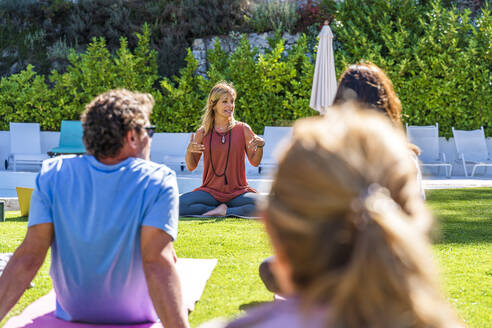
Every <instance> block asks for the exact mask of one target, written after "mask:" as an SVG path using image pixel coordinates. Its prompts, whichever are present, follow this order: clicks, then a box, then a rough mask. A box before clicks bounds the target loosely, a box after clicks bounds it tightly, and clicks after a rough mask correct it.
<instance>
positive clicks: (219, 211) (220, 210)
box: [202, 203, 227, 216]
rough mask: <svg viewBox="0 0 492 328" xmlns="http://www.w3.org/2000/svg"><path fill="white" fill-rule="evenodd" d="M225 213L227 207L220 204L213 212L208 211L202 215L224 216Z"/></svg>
mask: <svg viewBox="0 0 492 328" xmlns="http://www.w3.org/2000/svg"><path fill="white" fill-rule="evenodd" d="M226 213H227V205H226V204H223V203H222V204H220V205H219V206H217V207H216V208H214V209H213V210H210V211H208V212H205V213H203V214H202V215H203V216H225V215H226Z"/></svg>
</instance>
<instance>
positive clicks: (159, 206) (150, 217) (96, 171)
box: [28, 156, 179, 323]
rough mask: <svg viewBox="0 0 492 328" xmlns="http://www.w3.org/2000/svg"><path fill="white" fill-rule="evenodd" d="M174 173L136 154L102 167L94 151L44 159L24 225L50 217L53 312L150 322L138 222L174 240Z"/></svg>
mask: <svg viewBox="0 0 492 328" xmlns="http://www.w3.org/2000/svg"><path fill="white" fill-rule="evenodd" d="M178 202H179V194H178V186H177V181H176V175H175V173H174V171H172V170H171V169H169V168H168V167H166V166H165V165H160V164H156V163H152V162H149V161H145V160H142V159H137V158H128V159H126V160H124V161H123V162H121V163H118V164H116V165H105V164H102V163H100V162H98V161H97V160H96V159H95V158H94V157H93V156H78V157H61V158H60V157H58V158H54V159H50V160H47V161H45V162H44V163H43V166H42V169H41V172H40V173H39V174H38V176H37V178H36V188H35V190H34V192H33V194H32V197H31V208H30V213H29V224H28V226H34V225H36V224H40V223H53V226H54V231H55V235H54V240H53V244H52V245H51V271H50V274H51V277H52V280H53V286H54V288H55V292H56V295H57V296H56V298H57V304H56V312H55V315H56V316H57V317H59V318H61V319H64V320H69V321H84V322H96V323H137V322H148V321H156V320H157V315H156V313H155V310H154V307H153V305H152V301H151V299H150V296H149V294H148V290H147V283H146V280H145V276H144V271H143V266H142V257H141V253H140V231H141V226H142V225H145V226H152V227H156V228H159V229H162V230H164V231H165V232H166V233H168V234H169V235H170V236H171V237H172V238H173V239H176V235H177V227H178Z"/></svg>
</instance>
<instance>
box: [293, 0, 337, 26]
mask: <svg viewBox="0 0 492 328" xmlns="http://www.w3.org/2000/svg"><path fill="white" fill-rule="evenodd" d="M336 8H337V7H336V2H335V1H334V0H322V1H313V0H307V1H306V3H304V4H302V5H301V6H299V21H298V22H297V27H296V29H297V31H300V32H304V33H305V32H307V29H308V28H309V27H310V26H313V25H314V24H316V25H318V26H319V25H322V24H323V23H324V22H325V21H328V22H331V21H332V19H333V14H334V13H335V11H336Z"/></svg>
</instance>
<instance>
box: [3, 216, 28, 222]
mask: <svg viewBox="0 0 492 328" xmlns="http://www.w3.org/2000/svg"><path fill="white" fill-rule="evenodd" d="M5 222H27V216H16V217H12V218H5Z"/></svg>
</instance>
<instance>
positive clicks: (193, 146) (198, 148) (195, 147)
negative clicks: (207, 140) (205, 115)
mask: <svg viewBox="0 0 492 328" xmlns="http://www.w3.org/2000/svg"><path fill="white" fill-rule="evenodd" d="M204 150H205V146H204V145H203V144H201V143H198V142H196V141H195V134H194V133H192V134H191V137H190V143H189V144H188V148H187V151H189V152H191V153H198V154H201V153H203V151H204Z"/></svg>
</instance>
